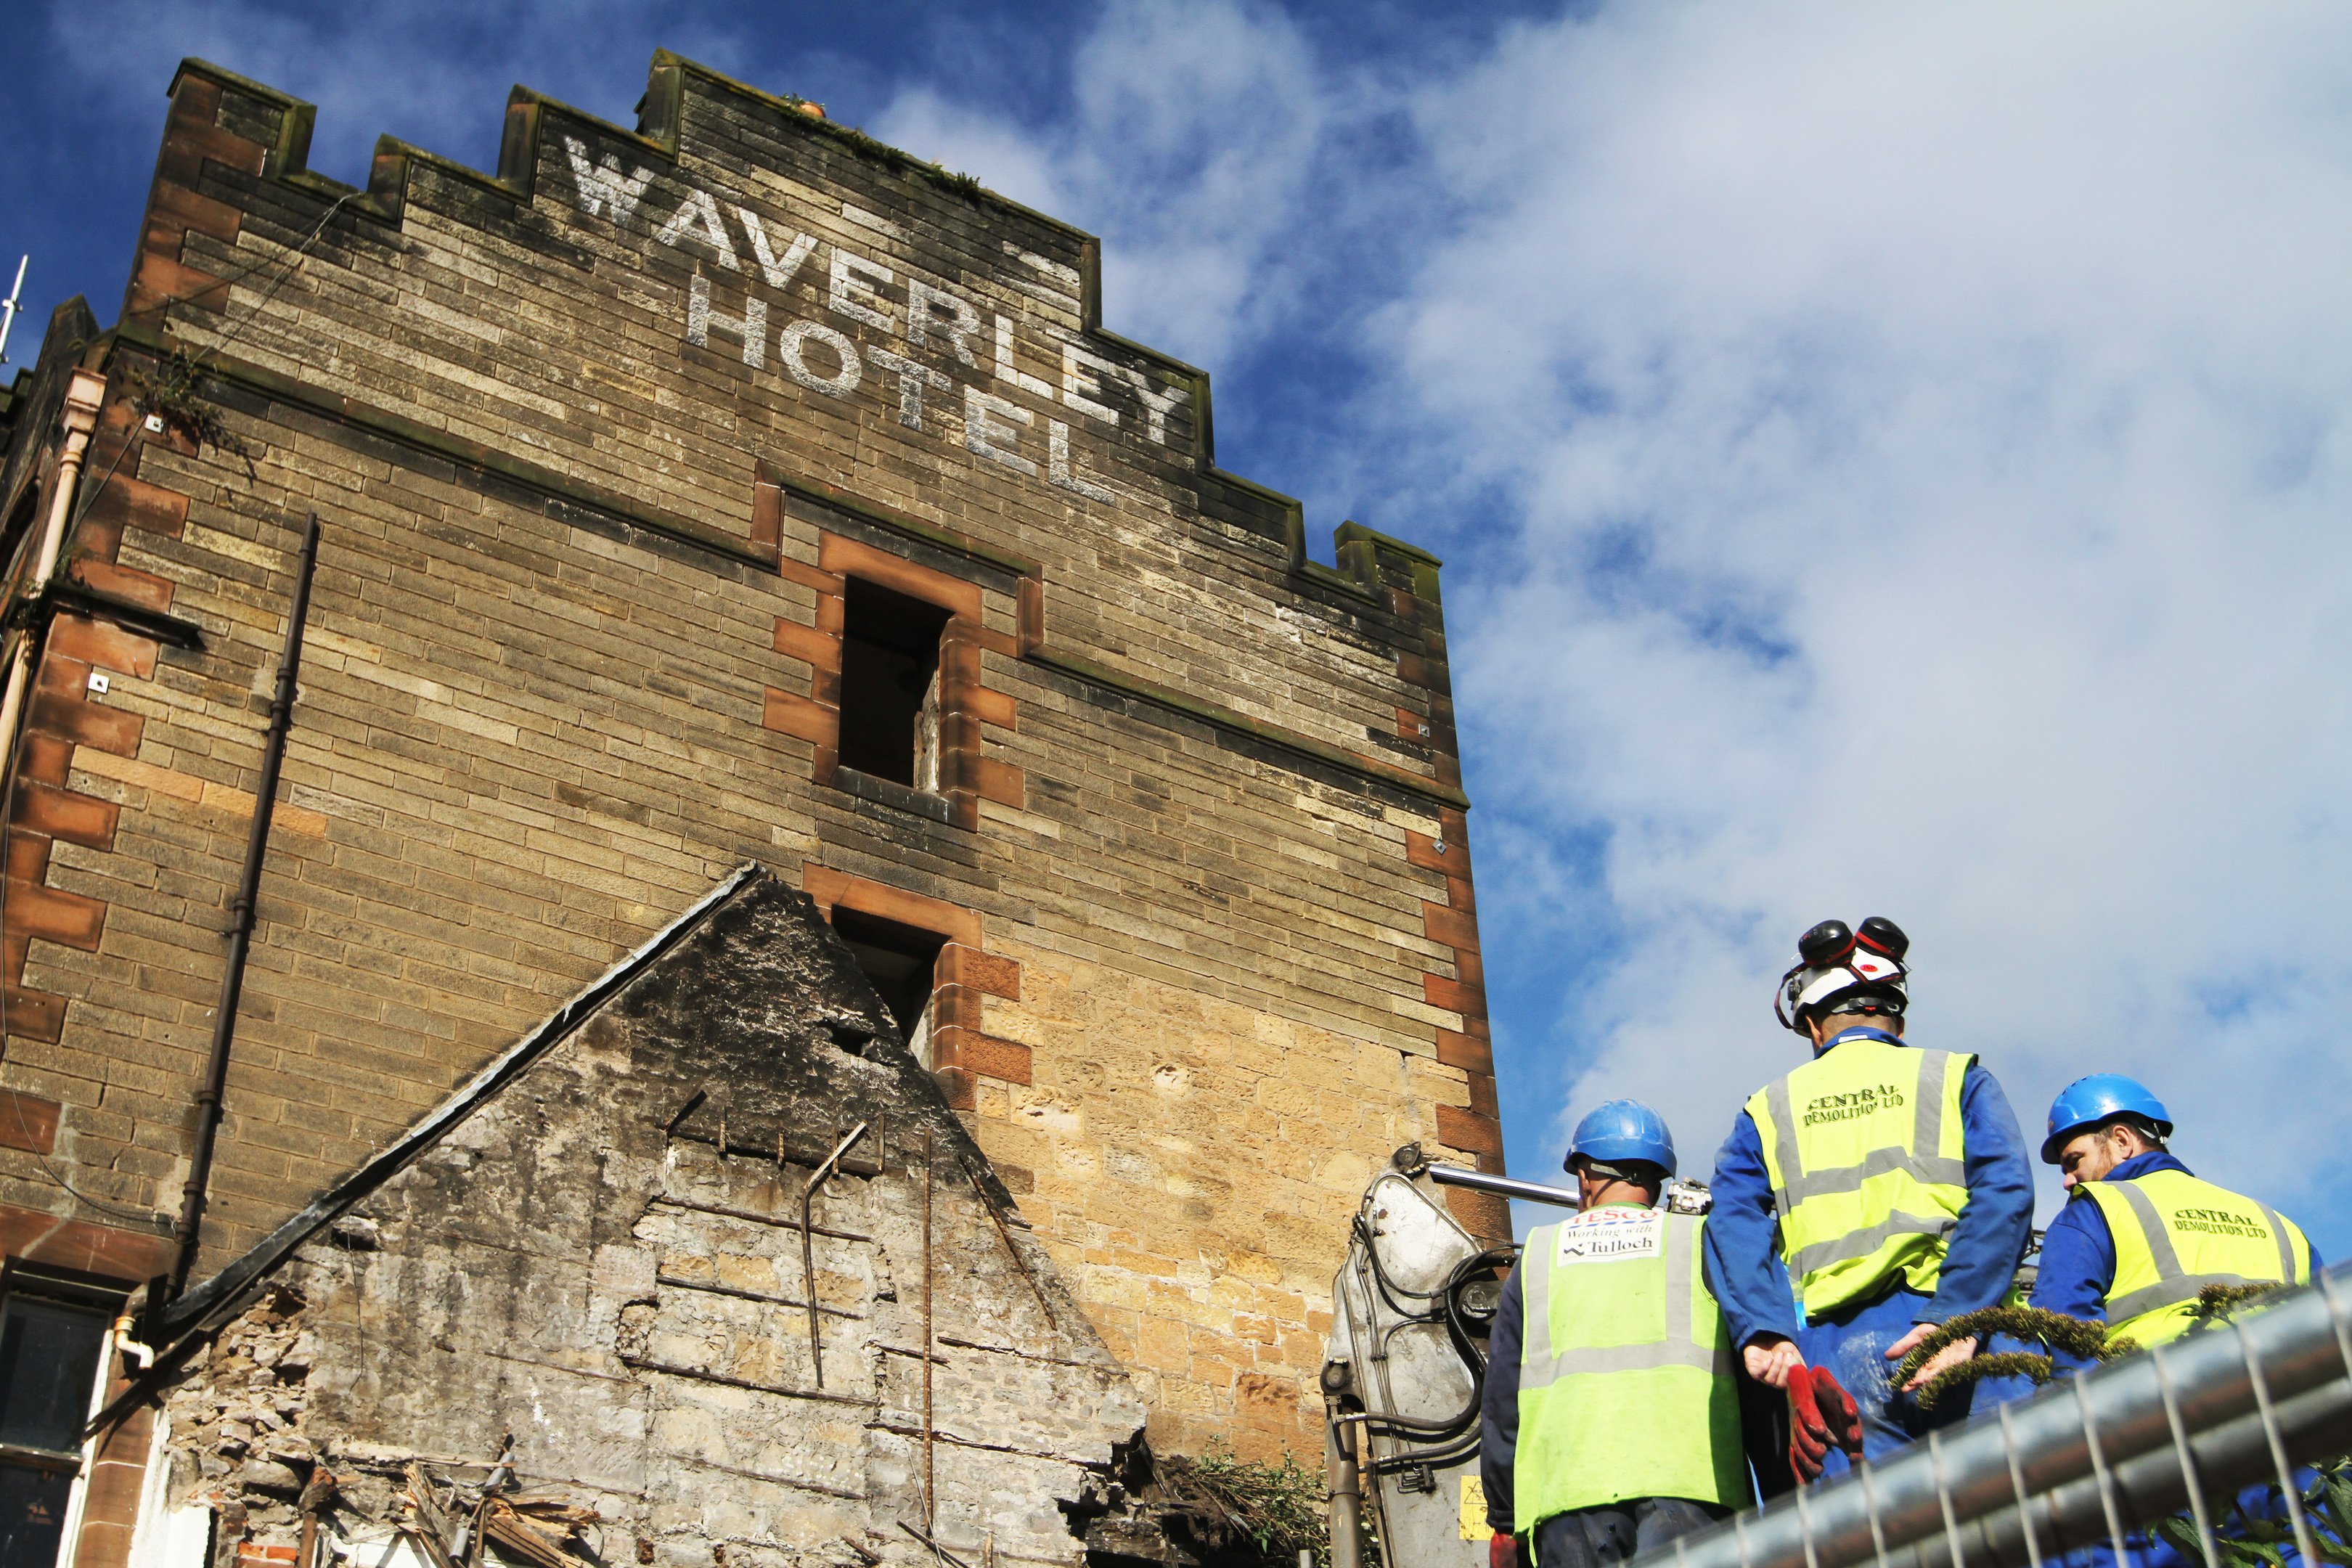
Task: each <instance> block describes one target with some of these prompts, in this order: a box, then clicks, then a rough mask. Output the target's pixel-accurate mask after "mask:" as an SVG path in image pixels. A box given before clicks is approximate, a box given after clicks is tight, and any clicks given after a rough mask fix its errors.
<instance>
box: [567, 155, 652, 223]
mask: <svg viewBox="0 0 2352 1568" xmlns="http://www.w3.org/2000/svg"><path fill="white" fill-rule="evenodd" d="M563 151H564V152H565V153H567V154H569V155H570V157H571V159H572V187H573V189H574V191H575V192H576V194H577V198H578V200H579V203H580V210H581V211H582V212H583V213H586V214H587V215H588V216H590V217H594V216H597V215H598V214H599V213H603V214H605V215H606V216H610V217H611V218H612V220H613V222H614V223H615V224H626V223H627V222H628V221H629V215H630V214H631V213H634V212H635V211H636V210H637V199H638V198H639V197H641V196H643V195H645V194H646V184H648V183H649V182H650V181H651V180H652V179H653V177H654V172H653V171H652V170H651V169H647V168H643V167H640V168H639V169H638V170H637V172H636V173H635V174H622V173H621V161H620V159H618V158H616V157H614V155H613V154H612V153H605V154H604V163H603V164H601V165H596V164H591V163H589V162H588V148H587V146H586V144H585V143H583V142H581V140H580V139H579V138H578V137H576V136H566V137H565V138H564V139H563Z"/></svg>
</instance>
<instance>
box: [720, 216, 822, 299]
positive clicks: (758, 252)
mask: <svg viewBox="0 0 2352 1568" xmlns="http://www.w3.org/2000/svg"><path fill="white" fill-rule="evenodd" d="M735 216H737V217H740V218H741V219H742V220H743V232H744V233H745V234H748V235H750V236H751V257H752V259H754V260H756V261H757V262H759V264H760V276H761V277H762V278H765V279H767V280H768V287H769V288H771V289H789V288H791V287H792V282H793V274H795V273H797V272H798V271H800V269H801V263H802V262H803V261H806V260H807V259H808V258H809V252H811V251H813V250H814V249H815V248H816V236H814V235H813V234H796V235H794V236H793V242H792V244H790V245H788V246H786V247H784V258H783V259H782V261H779V260H777V259H776V253H775V252H774V251H773V250H772V249H771V248H769V246H768V226H767V225H765V224H763V223H761V221H760V215H759V214H758V213H755V212H753V211H752V210H751V208H750V207H737V208H736V209H735Z"/></svg>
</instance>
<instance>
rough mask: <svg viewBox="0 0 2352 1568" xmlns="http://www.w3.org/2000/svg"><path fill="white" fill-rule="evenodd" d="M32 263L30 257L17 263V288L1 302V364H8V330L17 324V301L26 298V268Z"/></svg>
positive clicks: (11, 290) (9, 291)
mask: <svg viewBox="0 0 2352 1568" xmlns="http://www.w3.org/2000/svg"><path fill="white" fill-rule="evenodd" d="M32 263H33V258H31V257H30V256H26V257H25V258H22V259H21V260H19V261H18V262H17V263H16V286H15V287H14V288H12V289H9V290H8V297H7V298H6V299H5V300H0V364H6V363H8V329H9V328H11V327H13V326H15V325H16V301H17V300H21V299H23V298H24V297H25V268H27V267H29V266H31V265H32Z"/></svg>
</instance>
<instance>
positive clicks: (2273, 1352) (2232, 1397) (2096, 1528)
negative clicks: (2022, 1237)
mask: <svg viewBox="0 0 2352 1568" xmlns="http://www.w3.org/2000/svg"><path fill="white" fill-rule="evenodd" d="M2264 1300H2265V1301H2266V1302H2272V1301H2273V1299H2272V1298H2265V1299H2264ZM2347 1452H2352V1264H2346V1265H2344V1266H2341V1267H2338V1268H2331V1269H2329V1270H2327V1271H2326V1273H2324V1274H2322V1275H2321V1276H2320V1277H2319V1278H2318V1279H2316V1280H2315V1281H2314V1283H2313V1284H2312V1285H2310V1286H2308V1287H2306V1288H2304V1289H2299V1290H2295V1291H2293V1292H2291V1293H2282V1294H2281V1295H2279V1296H2278V1297H2276V1298H2275V1299H2274V1304H2267V1305H2265V1306H2264V1307H2263V1309H2262V1310H2257V1311H2249V1312H2244V1313H2242V1314H2240V1315H2239V1316H2238V1317H2237V1318H2236V1319H2235V1320H2234V1321H2231V1322H2229V1323H2227V1324H2221V1325H2216V1326H2213V1327H2210V1328H2207V1329H2203V1330H2200V1331H2198V1332H2195V1333H2192V1334H2190V1335H2188V1336H2186V1337H2184V1338H2181V1339H2178V1340H2175V1341H2173V1342H2170V1343H2169V1344H2166V1345H2161V1346H2158V1347H2154V1348H2151V1349H2149V1350H2147V1351H2145V1352H2139V1353H2137V1354H2133V1355H2130V1356H2126V1357H2125V1358H2124V1359H2122V1360H2120V1361H2117V1362H2115V1363H2111V1364H2108V1365H2105V1366H2102V1367H2099V1368H2097V1369H2095V1370H2094V1371H2090V1372H2086V1373H2078V1374H2073V1375H2069V1376H2064V1377H2062V1378H2060V1379H2059V1380H2057V1381H2056V1382H2054V1383H2053V1384H2050V1385H2049V1386H2047V1387H2045V1388H2043V1389H2042V1390H2041V1391H2039V1392H2038V1393H2037V1394H2034V1396H2033V1397H2032V1398H2031V1399H2026V1400H2021V1401H2017V1402H2015V1403H2012V1404H2008V1405H2001V1406H2000V1407H1998V1408H1997V1409H1994V1410H1989V1411H1981V1412H1979V1413H1978V1414H1977V1415H1975V1416H1973V1417H1972V1418H1971V1419H1970V1420H1969V1422H1967V1423H1966V1424H1965V1425H1963V1426H1953V1427H1949V1428H1947V1429H1945V1430H1942V1431H1939V1432H1936V1433H1933V1434H1931V1435H1930V1436H1928V1437H1927V1439H1926V1440H1924V1441H1922V1442H1919V1443H1916V1444H1914V1445H1912V1446H1911V1447H1908V1448H1906V1449H1905V1450H1904V1451H1903V1452H1902V1453H1901V1454H1899V1455H1896V1456H1895V1457H1894V1458H1888V1459H1885V1460H1883V1461H1881V1462H1879V1463H1877V1464H1875V1465H1873V1464H1868V1463H1865V1464H1863V1465H1861V1466H1858V1467H1856V1468H1855V1469H1854V1470H1853V1472H1851V1473H1850V1474H1848V1475H1846V1476H1843V1477H1842V1478H1839V1479H1835V1480H1832V1481H1829V1482H1826V1483H1822V1484H1820V1485H1817V1486H1814V1487H1810V1488H1805V1489H1801V1490H1799V1491H1797V1492H1796V1493H1794V1494H1792V1495H1790V1496H1786V1497H1781V1498H1777V1499H1775V1500H1772V1501H1771V1502H1770V1503H1769V1504H1768V1505H1766V1506H1765V1507H1764V1508H1762V1509H1760V1510H1753V1511H1750V1512H1748V1513H1745V1514H1742V1515H1740V1516H1738V1518H1736V1519H1733V1520H1730V1521H1727V1522H1725V1523H1723V1524H1720V1525H1717V1526H1715V1527H1713V1528H1712V1529H1710V1530H1707V1531H1704V1532H1701V1533H1699V1534H1695V1535H1691V1536H1686V1537H1685V1538H1684V1539H1682V1540H1681V1541H1678V1542H1675V1543H1673V1544H1672V1545H1671V1546H1668V1547H1665V1548H1663V1549H1661V1550H1659V1551H1655V1552H1650V1553H1648V1554H1646V1555H1645V1556H1643V1557H1642V1558H1639V1559H1637V1560H1636V1561H1637V1564H1638V1568H1670V1565H1671V1568H1861V1565H1864V1564H1867V1565H1870V1568H2042V1565H2043V1564H2044V1563H2055V1562H2056V1561H2057V1560H2059V1559H2061V1558H2063V1557H2066V1556H2068V1555H2070V1554H2077V1553H2081V1552H2084V1550H2085V1549H2093V1550H2094V1551H2095V1549H2096V1548H2098V1547H2100V1546H2101V1545H2105V1546H2106V1547H2108V1548H2109V1549H2110V1550H2111V1551H2113V1552H2115V1554H2116V1556H2115V1561H2116V1562H2117V1563H2146V1562H2147V1561H2148V1560H2149V1558H2150V1557H2151V1555H2164V1554H2165V1553H2162V1552H2151V1549H2150V1547H2149V1545H2148V1540H2147V1535H2146V1533H2145V1532H2147V1531H2149V1530H2150V1529H2152V1528H2153V1527H2155V1526H2156V1525H2157V1524H2158V1522H2159V1521H2165V1520H2168V1519H2170V1518H2173V1517H2174V1516H2179V1515H2183V1514H2185V1515H2186V1516H2187V1519H2188V1521H2189V1524H2190V1525H2191V1526H2192V1531H2182V1532H2180V1533H2181V1534H2183V1535H2184V1537H2187V1538H2189V1539H2191V1540H2193V1543H2194V1544H2193V1549H2192V1550H2191V1551H2190V1552H2189V1553H2188V1556H2189V1561H2190V1562H2191V1563H2194V1562H2195V1561H2196V1557H2197V1555H2198V1554H2199V1553H2200V1552H2201V1554H2202V1556H2203V1558H2204V1561H2205V1563H2206V1564H2207V1568H2227V1565H2228V1564H2229V1563H2231V1561H2232V1556H2231V1553H2230V1552H2228V1551H2226V1550H2225V1548H2224V1545H2223V1544H2222V1543H2221V1542H2217V1539H2216V1533H2215V1532H2216V1529H2217V1525H2218V1521H2216V1519H2215V1517H2214V1512H2215V1508H2216V1500H2226V1499H2227V1498H2228V1497H2229V1496H2230V1495H2231V1494H2232V1493H2234V1492H2236V1491H2237V1490H2239V1489H2242V1488H2245V1487H2249V1486H2258V1485H2262V1484H2263V1483H2266V1482H2267V1483H2270V1484H2272V1485H2275V1486H2277V1487H2278V1488H2279V1489H2281V1492H2282V1493H2283V1494H2284V1495H2283V1499H2282V1501H2283V1505H2284V1527H2283V1528H2282V1529H2281V1530H2280V1531H2278V1533H2279V1535H2280V1537H2281V1540H2280V1542H2279V1544H2278V1545H2277V1546H2276V1547H2274V1548H2272V1549H2271V1550H2270V1551H2267V1552H2259V1553H2256V1555H2259V1556H2263V1557H2265V1558H2267V1559H2268V1560H2270V1561H2273V1562H2275V1561H2279V1560H2280V1557H2281V1555H2283V1554H2284V1552H2285V1551H2286V1550H2287V1549H2288V1547H2289V1546H2290V1545H2291V1547H2292V1549H2293V1550H2294V1551H2295V1552H2299V1553H2300V1554H2301V1557H2302V1560H2303V1562H2304V1563H2308V1564H2313V1565H2314V1568H2316V1565H2317V1564H2319V1563H2322V1562H2325V1561H2327V1560H2328V1559H2330V1558H2333V1559H2334V1560H2336V1561H2338V1562H2343V1561H2347V1560H2352V1553H2347V1552H2346V1549H2345V1548H2346V1545H2347V1543H2344V1542H2338V1541H2337V1540H2336V1539H2335V1536H2334V1534H2333V1533H2332V1532H2331V1531H2328V1530H2326V1528H2324V1523H2323V1524H2315V1521H2314V1520H2313V1518H2312V1516H2311V1510H2310V1509H2309V1508H2308V1507H2307V1506H2306V1505H2305V1502H2304V1500H2303V1497H2302V1495H2301V1494H2302V1488H2301V1486H2300V1485H2299V1484H2298V1478H2297V1476H2296V1471H2297V1468H2299V1467H2302V1466H2305V1465H2308V1464H2311V1463H2313V1462H2314V1461H2317V1460H2323V1459H2327V1458H2336V1457H2338V1456H2341V1455H2344V1454H2346V1453H2347ZM2323 1551H2324V1552H2326V1555H2325V1556H2323V1554H2322V1553H2323ZM2097 1555H2100V1556H2105V1553H2104V1552H2099V1553H2097Z"/></svg>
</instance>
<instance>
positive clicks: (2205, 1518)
mask: <svg viewBox="0 0 2352 1568" xmlns="http://www.w3.org/2000/svg"><path fill="white" fill-rule="evenodd" d="M2147 1355H2148V1359H2149V1360H2150V1361H2152V1362H2154V1363H2156V1380H2157V1383H2158V1385H2159V1386H2161V1387H2162V1388H2163V1390H2164V1419H2165V1420H2166V1422H2167V1423H2168V1424H2169V1425H2170V1426H2171V1427H2172V1446H2173V1447H2174V1448H2176V1449H2178V1450H2179V1454H2180V1484H2181V1485H2182V1486H2183V1487H2186V1488H2187V1489H2188V1490H2189V1513H2190V1515H2191V1516H2192V1517H2194V1518H2195V1520H2196V1521H2197V1542H2198V1544H2199V1545H2200V1546H2202V1547H2203V1548H2204V1549H2205V1568H2221V1549H2220V1548H2219V1547H2217V1546H2215V1545H2214V1544H2213V1520H2212V1516H2211V1515H2210V1514H2209V1513H2208V1512H2207V1511H2206V1509H2205V1483H2204V1482H2203V1481H2201V1480H2200V1479H2198V1476H2197V1456H2196V1454H2195V1452H2194V1451H2192V1450H2191V1449H2190V1447H2189V1428H2188V1426H2186V1424H2184V1423H2183V1422H2182V1421H2181V1419H2180V1396H2179V1394H2177V1393H2176V1392H2175V1391H2174V1389H2173V1386H2172V1369H2171V1368H2170V1367H2168V1366H2167V1365H2165V1363H2164V1347H2163V1346H2162V1345H2150V1346H2148V1348H2147Z"/></svg>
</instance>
